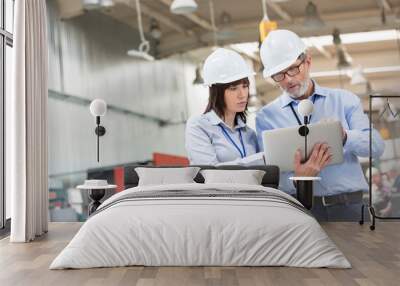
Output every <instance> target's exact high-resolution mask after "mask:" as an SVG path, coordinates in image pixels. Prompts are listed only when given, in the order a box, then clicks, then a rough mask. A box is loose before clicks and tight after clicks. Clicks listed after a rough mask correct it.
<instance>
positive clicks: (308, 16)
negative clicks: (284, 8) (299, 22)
mask: <svg viewBox="0 0 400 286" xmlns="http://www.w3.org/2000/svg"><path fill="white" fill-rule="evenodd" d="M303 25H304V27H306V28H310V29H318V28H321V27H323V26H325V23H324V21H322V19H321V17H320V15H319V13H318V8H317V5H315V4H314V3H313V2H311V1H310V2H308V4H307V6H306V11H305V19H304V23H303Z"/></svg>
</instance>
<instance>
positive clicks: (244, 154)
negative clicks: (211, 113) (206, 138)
mask: <svg viewBox="0 0 400 286" xmlns="http://www.w3.org/2000/svg"><path fill="white" fill-rule="evenodd" d="M218 126H219V127H221V130H222V132H223V133H224V134H225V136H226V138H228V140H229V141H231V143H232V144H233V146H235V148H236V149H237V150H238V151H239V153H240V157H242V158H244V157H246V149H245V148H244V144H243V138H242V132H241V131H240V129H239V138H240V144H242V149H243V151H242V150H240V148H239V146H238V145H237V144H236V143H235V141H233V139H232V137H231V136H229V134H228V132H227V131H226V130H225V128H224V126H222V124H218Z"/></svg>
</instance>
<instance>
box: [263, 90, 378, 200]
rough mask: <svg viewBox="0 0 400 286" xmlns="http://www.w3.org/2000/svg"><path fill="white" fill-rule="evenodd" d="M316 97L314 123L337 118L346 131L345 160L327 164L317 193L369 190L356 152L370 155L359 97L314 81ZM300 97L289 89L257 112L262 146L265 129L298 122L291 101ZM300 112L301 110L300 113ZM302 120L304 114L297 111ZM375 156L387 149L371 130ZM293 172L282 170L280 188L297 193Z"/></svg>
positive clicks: (321, 173)
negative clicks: (289, 94) (291, 177)
mask: <svg viewBox="0 0 400 286" xmlns="http://www.w3.org/2000/svg"><path fill="white" fill-rule="evenodd" d="M310 99H311V101H314V100H315V103H314V111H313V113H312V117H311V123H316V122H318V121H320V120H322V119H328V118H332V119H336V120H339V121H340V122H341V123H342V126H343V127H344V129H345V130H346V133H347V141H346V143H345V145H344V162H343V163H342V164H337V165H330V166H327V167H325V168H324V169H323V170H321V172H320V173H319V175H318V176H320V177H321V181H319V182H316V183H315V185H314V194H315V195H316V196H330V195H335V194H339V193H343V192H354V191H359V190H363V191H367V190H368V184H367V182H366V180H365V177H364V175H363V172H362V168H361V165H360V163H359V161H358V158H357V156H360V157H369V119H368V117H367V115H366V114H364V112H363V108H362V105H361V101H360V99H359V98H358V97H357V96H356V95H355V94H353V93H351V92H349V91H346V90H341V89H331V88H324V87H321V86H319V85H318V84H316V83H315V82H314V93H313V94H312V96H311V97H310ZM299 102H300V101H298V100H295V99H293V98H291V97H290V96H288V95H287V94H286V93H284V94H282V95H281V96H280V97H278V98H277V99H275V100H274V101H273V102H271V103H270V104H268V105H266V106H264V107H263V108H262V109H261V110H260V111H259V112H258V113H257V116H256V130H257V135H258V142H259V146H260V148H261V149H262V148H263V144H262V138H261V134H262V132H263V131H264V130H271V129H275V128H284V127H291V126H298V122H297V120H296V117H295V116H294V114H293V112H292V110H291V108H290V104H291V103H292V104H293V107H294V110H295V111H296V112H298V111H297V106H298V104H299ZM297 114H298V113H297ZM298 117H299V118H300V119H301V121H303V118H302V117H301V116H300V115H299V114H298ZM372 132H373V133H372V138H373V140H372V141H373V142H372V156H373V157H379V156H381V155H382V154H383V151H384V147H385V145H384V142H383V140H382V138H381V136H380V135H379V133H378V132H377V131H376V130H375V129H373V131H372ZM290 176H293V172H281V179H280V186H279V188H280V189H281V190H283V191H285V192H287V193H290V194H293V193H295V188H294V186H293V183H292V181H290V180H289V177H290Z"/></svg>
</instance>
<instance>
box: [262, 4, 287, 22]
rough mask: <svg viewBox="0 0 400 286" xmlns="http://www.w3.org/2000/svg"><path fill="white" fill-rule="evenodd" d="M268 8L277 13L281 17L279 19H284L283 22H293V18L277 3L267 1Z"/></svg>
mask: <svg viewBox="0 0 400 286" xmlns="http://www.w3.org/2000/svg"><path fill="white" fill-rule="evenodd" d="M267 4H268V6H270V7H271V8H272V10H274V11H275V13H276V14H278V15H279V17H281V18H282V20H285V21H287V22H292V20H293V19H292V17H291V16H290V15H289V13H287V12H286V11H285V10H283V9H282V8H281V6H279V5H278V4H277V3H275V2H273V1H272V0H267Z"/></svg>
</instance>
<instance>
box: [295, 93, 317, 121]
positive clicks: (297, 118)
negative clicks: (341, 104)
mask: <svg viewBox="0 0 400 286" xmlns="http://www.w3.org/2000/svg"><path fill="white" fill-rule="evenodd" d="M316 97H317V96H316V95H314V98H313V104H315V98H316ZM289 105H290V109H292V112H293V114H294V117H296V120H297V123H299V125H303V124H302V123H301V121H300V118H299V116H298V115H297V113H296V111H295V110H294V107H293V101H292V102H291V103H290V104H289ZM311 117H312V114H311V115H310V117H309V118H308V122H311Z"/></svg>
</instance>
